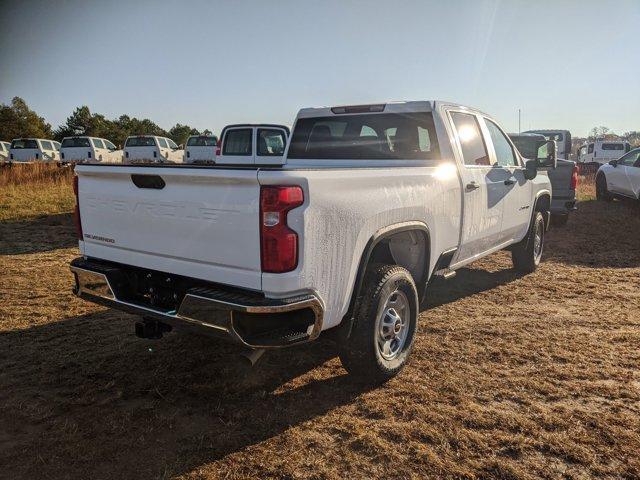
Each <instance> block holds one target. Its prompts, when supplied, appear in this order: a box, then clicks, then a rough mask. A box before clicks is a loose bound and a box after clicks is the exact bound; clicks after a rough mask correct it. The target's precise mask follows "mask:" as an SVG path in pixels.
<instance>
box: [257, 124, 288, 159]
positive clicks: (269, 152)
mask: <svg viewBox="0 0 640 480" xmlns="http://www.w3.org/2000/svg"><path fill="white" fill-rule="evenodd" d="M286 144H287V140H286V137H285V134H284V132H283V131H282V130H279V129H275V128H259V129H258V155H260V156H266V157H268V156H277V157H280V156H282V155H284V148H285V146H286Z"/></svg>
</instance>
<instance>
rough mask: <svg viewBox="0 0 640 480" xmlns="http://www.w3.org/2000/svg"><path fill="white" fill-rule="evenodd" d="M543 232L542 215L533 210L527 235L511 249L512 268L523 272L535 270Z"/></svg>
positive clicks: (540, 253) (542, 240)
mask: <svg viewBox="0 0 640 480" xmlns="http://www.w3.org/2000/svg"><path fill="white" fill-rule="evenodd" d="M544 234H545V231H544V217H543V216H542V213H540V212H535V215H534V216H533V220H532V221H531V225H529V232H528V233H527V236H526V237H524V239H523V240H522V241H520V242H519V243H517V244H515V245H514V246H513V248H512V249H511V260H512V261H513V268H515V269H516V270H518V271H519V272H523V273H533V272H535V271H536V268H537V267H538V265H539V264H540V259H541V258H542V252H543V250H544ZM538 242H539V243H538Z"/></svg>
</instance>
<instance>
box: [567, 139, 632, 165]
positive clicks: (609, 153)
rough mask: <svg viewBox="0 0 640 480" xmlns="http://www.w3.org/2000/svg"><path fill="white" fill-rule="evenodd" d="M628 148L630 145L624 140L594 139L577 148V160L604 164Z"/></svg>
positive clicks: (625, 151) (618, 156) (615, 158)
mask: <svg viewBox="0 0 640 480" xmlns="http://www.w3.org/2000/svg"><path fill="white" fill-rule="evenodd" d="M630 150H631V145H630V144H629V142H625V141H624V140H596V141H595V142H591V143H587V144H585V145H582V146H581V147H580V148H578V162H580V163H599V164H600V165H604V164H605V163H609V162H610V161H611V160H617V159H618V158H620V157H621V156H622V155H624V154H625V153H627V152H628V151H630Z"/></svg>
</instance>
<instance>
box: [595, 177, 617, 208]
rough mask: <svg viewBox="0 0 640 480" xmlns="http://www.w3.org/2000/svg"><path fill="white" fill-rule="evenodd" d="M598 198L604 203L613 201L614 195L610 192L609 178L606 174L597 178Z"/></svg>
mask: <svg viewBox="0 0 640 480" xmlns="http://www.w3.org/2000/svg"><path fill="white" fill-rule="evenodd" d="M596 198H597V199H598V200H602V201H604V202H610V201H611V200H613V195H611V192H609V188H608V187H607V177H606V176H605V174H604V173H599V174H598V176H597V177H596Z"/></svg>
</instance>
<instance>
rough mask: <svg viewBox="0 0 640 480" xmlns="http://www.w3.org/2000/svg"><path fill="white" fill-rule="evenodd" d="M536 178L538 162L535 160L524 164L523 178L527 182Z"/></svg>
mask: <svg viewBox="0 0 640 480" xmlns="http://www.w3.org/2000/svg"><path fill="white" fill-rule="evenodd" d="M537 176H538V162H537V160H527V161H526V162H525V163H524V178H526V179H527V180H533V179H534V178H536V177H537Z"/></svg>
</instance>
